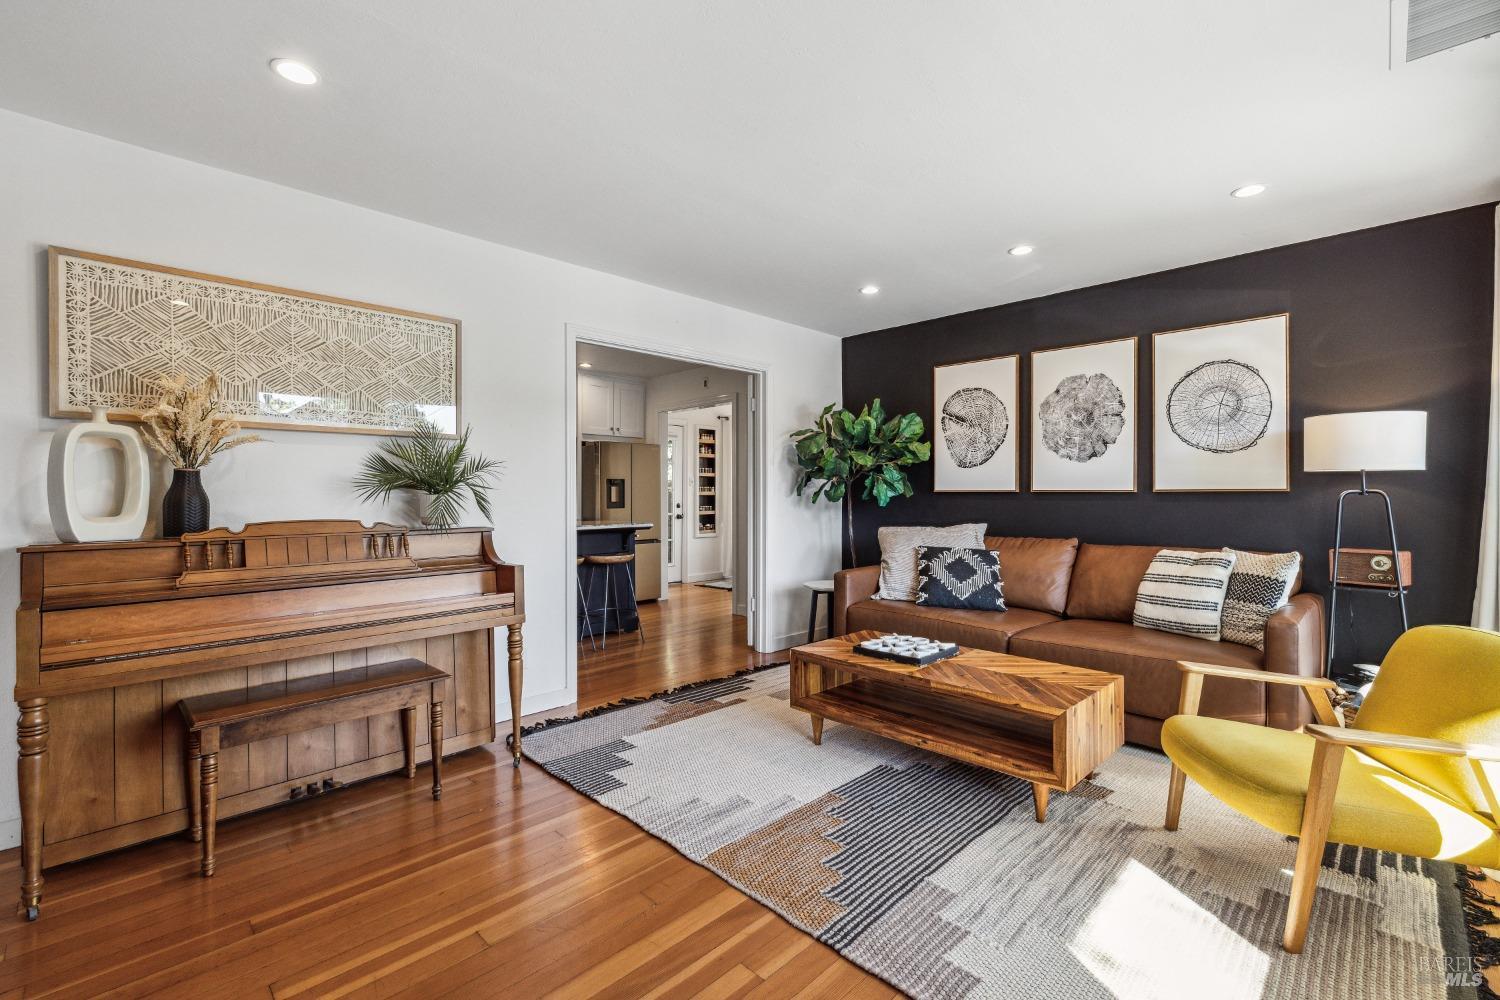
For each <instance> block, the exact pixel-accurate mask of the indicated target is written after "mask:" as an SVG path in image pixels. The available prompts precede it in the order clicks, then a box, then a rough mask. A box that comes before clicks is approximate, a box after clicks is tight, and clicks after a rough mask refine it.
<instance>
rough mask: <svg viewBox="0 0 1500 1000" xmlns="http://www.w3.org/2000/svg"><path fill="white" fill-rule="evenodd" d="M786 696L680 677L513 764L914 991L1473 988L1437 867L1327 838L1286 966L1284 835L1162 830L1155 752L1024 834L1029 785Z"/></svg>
mask: <svg viewBox="0 0 1500 1000" xmlns="http://www.w3.org/2000/svg"><path fill="white" fill-rule="evenodd" d="M787 684H788V681H787V668H786V667H785V666H784V665H783V666H777V667H773V668H768V669H763V670H761V671H759V672H756V673H751V674H745V675H740V676H736V677H732V678H728V679H726V680H722V681H714V682H709V683H706V684H699V685H695V686H693V687H691V688H688V689H684V690H680V691H677V692H674V693H671V694H668V695H663V696H659V697H656V698H652V699H650V700H647V701H644V702H640V703H636V704H631V705H627V706H624V707H619V708H615V709H612V710H608V711H603V712H598V713H596V714H591V715H590V716H588V717H585V718H581V719H578V720H575V721H567V722H564V723H563V724H560V725H559V724H556V723H549V724H546V725H545V726H543V727H541V728H539V729H538V730H537V731H534V732H532V733H530V734H529V735H528V736H527V737H526V739H525V741H524V744H523V746H524V751H525V754H526V756H527V757H528V758H530V759H531V760H533V761H535V762H536V763H537V764H539V765H541V766H542V767H543V768H545V769H546V770H547V771H548V772H549V773H550V774H552V775H554V776H556V777H558V778H560V779H562V780H563V781H566V782H567V783H569V784H570V785H572V786H573V787H574V788H576V789H578V790H579V791H580V792H583V793H584V794H585V795H588V796H589V797H590V798H593V799H595V800H596V801H598V802H600V803H601V804H603V805H604V806H606V807H608V808H610V809H612V810H614V811H616V812H618V813H620V814H621V815H623V816H626V817H628V818H629V819H631V820H633V821H634V822H635V823H637V824H639V825H640V826H641V827H642V828H644V829H645V830H647V831H648V832H650V833H652V834H654V835H656V836H657V837H660V838H661V839H662V840H664V841H666V842H667V843H669V844H671V845H672V846H673V847H675V848H676V849H677V850H679V851H680V852H682V853H683V854H685V855H686V856H687V857H689V858H691V859H692V860H694V861H696V862H698V863H699V864H701V865H704V866H706V867H708V868H710V869H711V870H713V871H714V872H716V873H717V874H719V875H720V876H722V877H723V878H724V879H725V880H727V881H728V882H730V883H732V884H733V885H735V886H737V887H738V888H740V889H742V890H743V891H744V892H746V893H748V894H749V895H751V896H753V897H755V898H756V899H758V900H760V901H761V902H763V903H765V904H766V905H767V906H769V907H770V908H772V909H773V910H775V911H776V912H777V913H779V914H781V915H782V916H783V917H785V918H786V919H787V920H789V921H790V922H791V923H793V924H795V925H796V926H798V927H800V928H802V929H803V930H805V931H806V932H807V933H809V934H811V935H813V936H815V937H816V938H817V939H818V940H820V941H824V942H826V943H827V944H829V945H830V946H832V947H833V948H835V949H836V950H837V951H838V952H839V953H840V954H842V955H844V956H845V957H847V958H848V959H850V960H851V961H853V962H855V963H857V964H859V965H860V966H862V967H864V968H865V969H868V970H869V971H870V972H872V973H874V974H875V975H878V976H880V977H881V978H883V979H885V980H886V981H887V982H889V983H891V984H892V985H894V986H896V987H898V988H899V989H901V990H903V991H905V992H906V993H908V994H910V995H912V996H914V997H924V998H925V997H932V998H950V997H997V998H998V997H1004V998H1037V1000H1042V998H1046V1000H1052V998H1057V997H1067V998H1074V1000H1076V998H1095V997H1098V998H1104V997H1122V998H1164V997H1194V998H1204V997H1212V998H1213V1000H1231V998H1234V1000H1240V998H1243V1000H1251V998H1287V1000H1304V998H1309V997H1330V998H1332V997H1338V998H1348V997H1370V998H1387V997H1388V998H1400V1000H1429V998H1431V1000H1437V998H1444V1000H1460V998H1462V1000H1468V998H1476V997H1487V996H1492V994H1489V993H1488V991H1487V989H1486V988H1485V987H1484V986H1482V985H1480V979H1481V977H1480V976H1479V974H1478V968H1479V964H1478V961H1477V960H1476V958H1477V957H1476V955H1475V953H1474V950H1473V948H1472V947H1471V944H1470V938H1469V936H1468V927H1467V924H1466V920H1465V905H1464V903H1465V901H1464V894H1463V893H1462V892H1461V891H1460V888H1459V886H1460V885H1461V884H1464V882H1463V877H1462V873H1461V872H1460V871H1459V870H1458V869H1455V867H1454V866H1452V865H1449V864H1441V863H1434V862H1428V861H1423V860H1419V859H1416V858H1409V857H1405V856H1401V855H1392V854H1386V853H1381V852H1374V851H1366V850H1359V849H1352V848H1340V847H1337V846H1333V847H1331V848H1330V850H1329V853H1328V855H1327V857H1326V858H1325V860H1324V866H1325V867H1324V871H1323V875H1322V879H1321V882H1320V887H1319V891H1318V899H1317V904H1316V909H1315V910H1314V911H1313V919H1312V926H1311V929H1310V931H1309V933H1308V940H1307V945H1306V949H1305V951H1304V952H1303V954H1301V955H1288V954H1286V953H1285V952H1283V951H1282V950H1281V947H1280V938H1281V929H1282V921H1283V918H1284V915H1285V913H1286V904H1287V893H1288V891H1289V888H1290V883H1291V866H1292V861H1293V856H1294V853H1295V844H1294V842H1293V841H1291V840H1289V839H1288V838H1285V837H1282V836H1279V835H1277V834H1274V833H1272V832H1270V831H1268V830H1265V829H1263V828H1261V827H1259V826H1257V825H1256V824H1254V823H1252V822H1250V821H1249V820H1246V819H1243V818H1242V817H1240V816H1239V815H1238V814H1237V813H1235V812H1233V811H1232V810H1230V809H1228V808H1227V807H1225V806H1223V805H1221V804H1219V803H1218V802H1216V801H1215V800H1214V799H1212V798H1211V797H1209V796H1208V795H1207V794H1206V793H1204V792H1202V791H1201V790H1200V789H1198V788H1196V787H1194V786H1193V785H1192V783H1191V782H1190V783H1189V786H1188V792H1187V797H1186V800H1185V803H1184V806H1183V814H1182V816H1183V819H1182V828H1181V829H1180V830H1179V831H1177V832H1175V833H1169V832H1167V831H1166V830H1164V829H1162V814H1163V810H1164V808H1165V804H1166V790H1167V773H1168V764H1167V761H1166V758H1165V757H1163V756H1162V755H1161V754H1159V753H1156V752H1154V751H1149V750H1144V749H1140V748H1136V747H1129V746H1127V747H1125V748H1124V749H1122V750H1120V751H1119V752H1117V753H1116V754H1115V755H1114V756H1113V757H1111V758H1110V759H1109V760H1108V761H1106V762H1105V764H1104V765H1103V767H1102V768H1100V770H1099V771H1098V772H1097V774H1096V776H1095V777H1094V779H1093V780H1090V781H1088V782H1085V783H1084V784H1082V785H1080V786H1079V787H1078V788H1077V789H1075V790H1074V791H1072V792H1070V793H1068V794H1065V795H1054V796H1053V799H1052V805H1051V811H1050V814H1049V815H1048V818H1047V822H1046V823H1044V824H1038V823H1037V822H1036V821H1035V819H1034V818H1033V816H1032V805H1031V790H1030V786H1029V785H1028V784H1026V783H1025V782H1022V781H1019V780H1016V779H1013V778H1009V777H1006V776H1004V775H1000V774H996V773H994V772H990V771H986V770H982V769H979V768H974V767H970V766H968V765H965V764H961V763H958V762H955V761H951V760H948V759H947V758H944V757H939V756H935V755H933V754H930V753H927V752H925V751H921V750H917V749H914V748H910V747H907V746H904V745H902V744H900V743H896V742H893V741H891V740H887V739H883V738H881V737H879V736H874V735H871V734H868V733H864V732H861V731H859V730H857V729H854V728H852V727H849V726H842V725H837V724H834V723H831V722H830V723H829V724H828V725H827V727H826V728H825V730H824V734H823V745H822V746H814V745H813V743H812V741H811V738H810V729H809V723H808V717H807V716H806V715H805V714H803V713H802V712H799V711H796V710H794V709H792V708H791V707H789V705H788V703H787V695H788V692H787ZM1475 912H1476V913H1477V912H1478V910H1477V908H1475ZM1474 940H1475V941H1477V942H1479V944H1480V947H1483V946H1484V945H1483V942H1484V940H1485V939H1484V938H1483V937H1476V938H1475V939H1474Z"/></svg>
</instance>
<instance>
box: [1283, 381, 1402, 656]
mask: <svg viewBox="0 0 1500 1000" xmlns="http://www.w3.org/2000/svg"><path fill="white" fill-rule="evenodd" d="M1425 468H1427V413H1426V411H1424V410H1374V411H1369V412H1365V413H1330V414H1327V415H1326V416H1321V417H1308V418H1306V419H1305V420H1303V421H1302V469H1303V471H1304V472H1358V473H1359V489H1357V490H1344V491H1343V492H1342V493H1340V494H1339V507H1338V517H1337V519H1336V520H1335V521H1334V529H1333V567H1332V573H1333V576H1332V580H1331V581H1330V584H1329V588H1328V660H1327V663H1325V664H1324V671H1323V672H1324V674H1325V675H1329V676H1331V675H1332V673H1333V643H1334V638H1335V636H1336V635H1337V632H1338V617H1337V611H1338V600H1339V556H1340V554H1341V552H1342V546H1343V541H1344V537H1343V536H1344V501H1345V500H1347V499H1349V498H1350V497H1352V496H1361V497H1366V496H1378V497H1380V498H1381V499H1382V500H1384V501H1385V520H1386V524H1387V526H1388V527H1389V528H1390V531H1391V560H1392V562H1393V563H1394V567H1395V575H1396V597H1397V599H1398V600H1399V601H1400V602H1401V631H1403V632H1405V631H1406V630H1407V628H1409V627H1410V626H1409V625H1408V623H1407V618H1406V580H1405V578H1404V576H1403V575H1402V572H1401V548H1400V546H1399V545H1397V544H1396V515H1395V512H1394V511H1393V510H1392V509H1391V498H1390V495H1389V494H1388V493H1386V492H1385V490H1372V489H1370V483H1369V480H1368V478H1367V477H1366V473H1369V472H1396V471H1414V470H1421V469H1425Z"/></svg>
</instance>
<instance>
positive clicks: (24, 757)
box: [16, 698, 50, 920]
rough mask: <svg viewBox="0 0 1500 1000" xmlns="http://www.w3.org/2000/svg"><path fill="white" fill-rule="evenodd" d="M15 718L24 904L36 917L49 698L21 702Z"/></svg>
mask: <svg viewBox="0 0 1500 1000" xmlns="http://www.w3.org/2000/svg"><path fill="white" fill-rule="evenodd" d="M20 707H21V717H20V719H19V720H17V722H16V743H17V745H18V747H19V751H20V756H19V757H18V758H17V761H16V772H17V775H16V776H17V778H18V779H19V782H18V783H19V785H20V791H21V906H20V910H19V912H20V913H21V914H22V915H23V916H25V917H26V919H27V920H35V919H36V918H37V917H38V916H40V915H41V909H42V811H43V810H42V802H43V799H42V776H43V774H45V773H46V770H47V736H48V734H49V732H50V726H49V723H48V719H47V699H46V698H28V699H26V700H25V701H22V702H20Z"/></svg>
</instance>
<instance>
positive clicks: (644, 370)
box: [578, 340, 704, 378]
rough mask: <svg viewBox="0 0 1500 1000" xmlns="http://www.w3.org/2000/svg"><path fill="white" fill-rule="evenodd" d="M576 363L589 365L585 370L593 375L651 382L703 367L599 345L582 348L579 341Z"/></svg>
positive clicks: (690, 362) (692, 362)
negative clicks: (642, 379)
mask: <svg viewBox="0 0 1500 1000" xmlns="http://www.w3.org/2000/svg"><path fill="white" fill-rule="evenodd" d="M578 363H579V364H588V365H590V366H591V368H590V369H589V370H590V371H591V372H592V373H593V374H595V375H633V376H635V377H636V378H655V377H656V376H658V375H671V374H672V373H673V372H685V371H687V370H688V369H690V368H702V367H704V366H703V363H702V362H699V361H683V360H681V359H679V358H667V357H662V356H661V355H657V354H642V353H641V352H640V351H626V350H621V349H620V348H618V347H605V346H604V345H602V344H586V343H584V342H583V341H581V340H580V341H579V342H578Z"/></svg>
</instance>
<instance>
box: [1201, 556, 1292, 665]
mask: <svg viewBox="0 0 1500 1000" xmlns="http://www.w3.org/2000/svg"><path fill="white" fill-rule="evenodd" d="M1225 551H1227V552H1234V572H1233V573H1230V574H1229V587H1228V589H1226V590H1225V591H1224V618H1223V621H1222V623H1221V625H1222V627H1221V628H1220V630H1219V638H1221V639H1223V640H1224V641H1225V642H1238V643H1241V644H1243V645H1246V646H1254V647H1255V648H1256V649H1265V648H1266V619H1267V618H1270V617H1271V615H1272V614H1274V613H1275V612H1276V611H1278V610H1280V609H1281V608H1282V607H1283V606H1284V605H1285V604H1286V602H1287V601H1289V600H1291V598H1292V586H1293V585H1294V584H1295V583H1296V581H1297V577H1298V575H1299V574H1301V572H1302V553H1300V552H1274V553H1269V554H1266V553H1261V552H1240V551H1238V550H1236V549H1226V550H1225Z"/></svg>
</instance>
